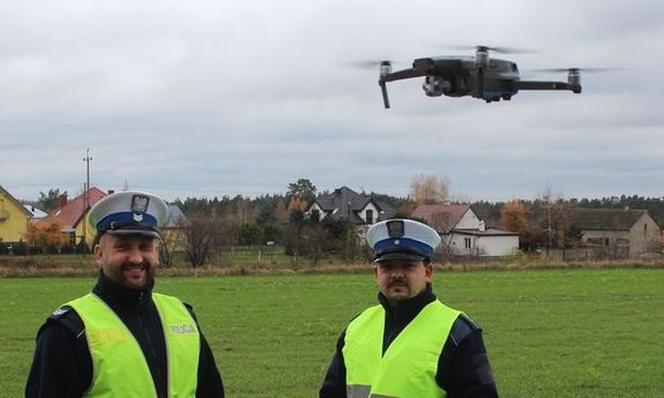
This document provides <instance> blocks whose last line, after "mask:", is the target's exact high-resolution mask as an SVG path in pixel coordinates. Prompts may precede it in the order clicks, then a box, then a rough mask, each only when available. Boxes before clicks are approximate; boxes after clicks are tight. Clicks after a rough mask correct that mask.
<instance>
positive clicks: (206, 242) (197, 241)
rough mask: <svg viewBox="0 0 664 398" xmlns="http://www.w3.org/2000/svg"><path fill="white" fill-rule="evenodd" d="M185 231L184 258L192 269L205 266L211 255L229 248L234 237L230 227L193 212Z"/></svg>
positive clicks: (208, 216)
mask: <svg viewBox="0 0 664 398" xmlns="http://www.w3.org/2000/svg"><path fill="white" fill-rule="evenodd" d="M188 217H189V226H188V227H187V228H186V229H185V234H184V236H185V242H184V248H185V258H186V259H187V261H188V262H189V264H191V266H192V267H193V268H196V267H200V266H202V265H205V264H207V263H208V262H209V261H210V259H211V258H212V255H213V254H214V253H215V252H217V251H220V250H223V249H224V248H228V247H230V245H231V244H232V242H233V239H234V236H233V233H232V228H231V225H230V224H228V223H226V222H223V220H221V219H219V218H218V217H212V216H210V215H208V214H207V213H206V212H193V213H192V214H190V215H189V216H188Z"/></svg>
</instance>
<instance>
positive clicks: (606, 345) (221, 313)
mask: <svg viewBox="0 0 664 398" xmlns="http://www.w3.org/2000/svg"><path fill="white" fill-rule="evenodd" d="M93 283H94V280H93V279H89V278H32V279H30V278H25V279H0V297H2V298H3V301H4V305H3V306H2V307H1V308H0V319H1V320H2V322H0V391H2V393H0V395H1V396H7V397H15V396H21V395H22V391H23V386H24V383H25V377H26V375H27V372H28V368H29V366H30V362H31V359H32V353H33V350H34V336H35V334H36V331H37V329H38V328H39V325H40V324H41V323H42V322H43V320H44V319H45V317H46V316H47V315H48V313H49V312H50V311H52V310H53V309H54V308H55V307H57V305H58V304H60V303H63V302H65V301H67V300H68V299H70V298H74V297H77V296H78V295H81V294H84V293H85V292H87V291H88V290H89V288H90V286H91V285H92V284H93ZM663 286H664V270H645V269H631V270H626V269H597V270H580V269H575V270H549V271H496V272H493V271H491V272H489V271H484V272H451V273H441V272H439V273H438V274H437V275H436V277H435V280H434V289H435V291H436V292H437V294H438V295H439V297H441V298H442V300H443V301H444V302H446V303H447V304H448V305H450V306H453V307H456V308H459V309H462V310H464V311H465V312H466V313H468V314H469V315H470V316H471V317H472V318H474V319H475V320H476V321H477V322H478V323H480V324H481V325H482V326H483V327H484V329H485V340H486V344H487V347H488V349H489V355H490V358H491V361H492V364H493V368H494V373H495V376H496V379H497V382H498V387H499V390H500V392H501V396H503V397H524V398H530V397H607V396H611V397H660V396H662V391H664V362H663V361H664V360H663V358H664V344H662V342H661V335H662V332H664V288H663ZM157 290H159V291H162V292H164V293H168V294H174V295H176V296H179V297H180V298H182V299H183V300H185V301H187V302H189V303H191V304H193V305H194V307H195V308H196V312H197V315H198V318H199V321H200V323H201V326H202V328H203V331H204V333H205V334H206V336H207V338H208V340H209V341H210V344H211V346H212V349H213V351H214V353H215V356H216V358H217V363H218V365H219V368H220V370H221V373H222V376H223V378H224V382H225V384H226V390H227V393H228V394H227V395H228V396H230V397H312V396H317V389H318V386H319V385H320V382H321V380H322V377H323V375H324V372H325V369H326V367H327V364H328V361H329V360H330V358H331V356H332V353H333V350H334V344H335V341H336V339H337V336H338V334H339V332H340V331H341V330H342V329H343V327H344V326H345V324H346V323H347V322H348V320H350V319H351V318H352V317H353V316H354V315H355V314H357V313H358V312H359V311H361V309H363V308H365V307H366V306H368V305H371V304H373V303H374V302H375V294H376V290H375V286H374V282H373V280H372V278H371V276H369V275H295V276H251V277H225V278H222V277H205V278H165V277H162V278H161V279H159V280H158V282H157Z"/></svg>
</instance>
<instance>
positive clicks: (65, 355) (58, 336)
mask: <svg viewBox="0 0 664 398" xmlns="http://www.w3.org/2000/svg"><path fill="white" fill-rule="evenodd" d="M77 322H78V323H79V324H80V329H81V330H80V331H81V332H82V331H83V329H82V322H81V321H80V318H78V315H76V314H75V313H74V311H69V314H58V316H51V317H50V318H49V319H48V320H47V321H46V323H45V324H44V325H43V326H42V327H41V329H40V330H39V332H38V334H37V346H36V349H35V355H34V358H33V361H32V366H31V368H30V373H29V375H28V380H27V383H26V386H25V396H26V397H28V398H47V397H58V398H69V397H72V398H73V397H76V398H80V397H81V396H82V395H83V393H84V392H85V391H86V390H87V389H88V387H89V385H90V381H91V378H92V358H91V357H90V352H89V350H88V349H87V341H86V338H85V333H76V330H73V329H75V328H77V327H79V326H77Z"/></svg>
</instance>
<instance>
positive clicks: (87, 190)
mask: <svg viewBox="0 0 664 398" xmlns="http://www.w3.org/2000/svg"><path fill="white" fill-rule="evenodd" d="M91 160H92V158H91V157H90V148H87V149H86V150H85V157H84V158H83V161H84V162H85V175H86V178H85V196H84V197H85V208H84V209H83V242H84V243H87V230H88V217H87V215H88V209H89V208H90V161H91Z"/></svg>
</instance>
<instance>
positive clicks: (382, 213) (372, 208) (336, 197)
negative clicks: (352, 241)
mask: <svg viewBox="0 0 664 398" xmlns="http://www.w3.org/2000/svg"><path fill="white" fill-rule="evenodd" d="M395 212H396V211H395V209H394V208H393V207H392V206H390V205H389V204H387V203H385V202H382V201H378V200H376V199H374V198H373V197H371V196H370V195H362V194H358V193H357V192H355V191H353V190H352V189H350V188H348V187H347V186H342V187H341V188H337V189H335V190H334V191H333V192H331V193H329V194H324V195H319V196H318V197H316V199H314V201H313V203H312V204H311V205H310V206H309V207H308V208H307V210H306V211H305V215H306V216H307V217H317V218H318V219H319V220H323V219H330V220H335V221H339V220H350V222H351V223H352V224H353V225H355V226H356V227H357V228H358V231H359V232H360V235H363V234H364V233H366V231H367V229H369V227H370V226H371V225H373V224H375V223H376V222H378V221H382V220H386V219H388V218H390V217H392V216H393V215H394V213H395Z"/></svg>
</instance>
